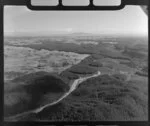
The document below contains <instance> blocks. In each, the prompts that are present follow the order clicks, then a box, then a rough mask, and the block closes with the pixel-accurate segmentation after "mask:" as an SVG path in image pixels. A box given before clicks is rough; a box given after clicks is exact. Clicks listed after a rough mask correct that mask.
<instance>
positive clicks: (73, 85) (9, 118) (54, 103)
mask: <svg viewBox="0 0 150 126" xmlns="http://www.w3.org/2000/svg"><path fill="white" fill-rule="evenodd" d="M99 75H101V72H100V71H98V72H97V73H96V74H94V75H91V76H87V77H80V78H78V79H76V80H74V81H73V83H72V84H71V86H70V89H69V91H68V92H66V93H65V94H64V95H62V96H61V97H60V98H59V99H58V100H56V101H54V102H52V103H49V104H47V105H44V106H42V107H39V108H37V109H35V110H31V111H27V112H23V113H20V114H17V115H15V116H11V117H8V118H6V120H14V119H15V118H18V117H22V116H25V115H27V114H32V113H33V114H37V113H39V112H41V111H43V110H44V109H45V108H47V107H50V106H53V105H56V104H58V103H59V102H61V101H62V100H63V99H65V98H66V97H67V96H68V95H70V94H71V93H72V92H73V91H74V90H75V89H76V88H77V87H78V85H79V84H81V83H82V82H84V81H86V80H87V79H90V78H93V77H97V76H99Z"/></svg>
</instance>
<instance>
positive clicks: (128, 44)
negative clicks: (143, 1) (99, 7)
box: [4, 0, 148, 122]
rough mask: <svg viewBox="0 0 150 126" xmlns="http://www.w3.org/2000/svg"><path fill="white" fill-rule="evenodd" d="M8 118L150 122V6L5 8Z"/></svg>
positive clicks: (56, 120)
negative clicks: (90, 8) (64, 9)
mask: <svg viewBox="0 0 150 126" xmlns="http://www.w3.org/2000/svg"><path fill="white" fill-rule="evenodd" d="M33 1H35V0H33ZM36 1H37V3H36V2H35V4H39V3H40V2H39V0H36ZM64 1H69V0H64ZM71 1H73V0H71ZM74 1H75V0H74ZM82 1H84V0H82ZM85 1H86V0H85ZM97 1H101V2H100V3H99V4H104V5H105V4H106V5H107V4H108V3H109V4H110V5H113V4H116V2H115V1H118V0H111V2H112V3H111V2H110V0H94V2H95V3H96V4H98V2H97ZM108 1H109V2H108ZM49 2H50V3H51V4H52V5H57V2H58V1H57V2H56V0H49ZM78 2H79V0H77V1H76V3H74V4H78ZM64 3H65V2H64ZM46 4H47V3H46ZM68 4H69V5H70V3H69V2H68ZM82 4H83V5H86V2H83V3H82ZM4 120H5V121H15V122H18V121H49V122H59V121H64V122H67V121H69V122H70V121H71V122H76V121H80V122H82V121H148V10H147V7H146V6H140V5H126V6H125V7H124V8H123V9H120V10H114V11H107V10H106V11H46V10H44V11H35V10H30V9H29V8H27V6H13V5H7V6H5V7H4Z"/></svg>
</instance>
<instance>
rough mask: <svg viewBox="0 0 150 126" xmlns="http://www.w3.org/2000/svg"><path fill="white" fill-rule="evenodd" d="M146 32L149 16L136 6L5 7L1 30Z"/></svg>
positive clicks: (94, 32) (28, 31)
mask: <svg viewBox="0 0 150 126" xmlns="http://www.w3.org/2000/svg"><path fill="white" fill-rule="evenodd" d="M78 32H83V33H92V34H123V35H147V34H148V17H147V15H146V14H145V13H144V12H143V11H142V9H141V8H140V7H139V6H126V7H125V8H124V9H122V10H117V11H32V10H29V9H28V8H27V7H26V6H5V7H4V33H5V34H6V35H10V34H11V35H15V34H18V33H24V34H25V33H28V34H31V35H32V34H40V35H44V34H68V33H78Z"/></svg>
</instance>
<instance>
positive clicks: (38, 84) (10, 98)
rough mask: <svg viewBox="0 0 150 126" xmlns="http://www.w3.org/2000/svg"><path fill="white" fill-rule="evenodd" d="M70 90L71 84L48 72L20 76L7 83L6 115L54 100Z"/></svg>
mask: <svg viewBox="0 0 150 126" xmlns="http://www.w3.org/2000/svg"><path fill="white" fill-rule="evenodd" d="M68 90H69V86H68V85H67V84H65V83H64V81H63V80H62V79H61V78H60V77H58V76H57V75H53V74H49V73H47V72H37V73H32V74H28V75H24V76H21V77H18V78H16V79H14V80H13V81H11V82H8V83H6V84H5V95H4V97H5V98H4V99H5V101H4V109H5V116H8V115H9V116H10V115H14V114H17V113H21V112H24V111H27V110H31V109H35V108H37V107H39V105H40V106H41V105H44V104H46V103H49V102H52V101H54V100H56V99H58V98H59V97H60V96H61V95H62V94H64V93H65V92H66V91H68Z"/></svg>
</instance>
